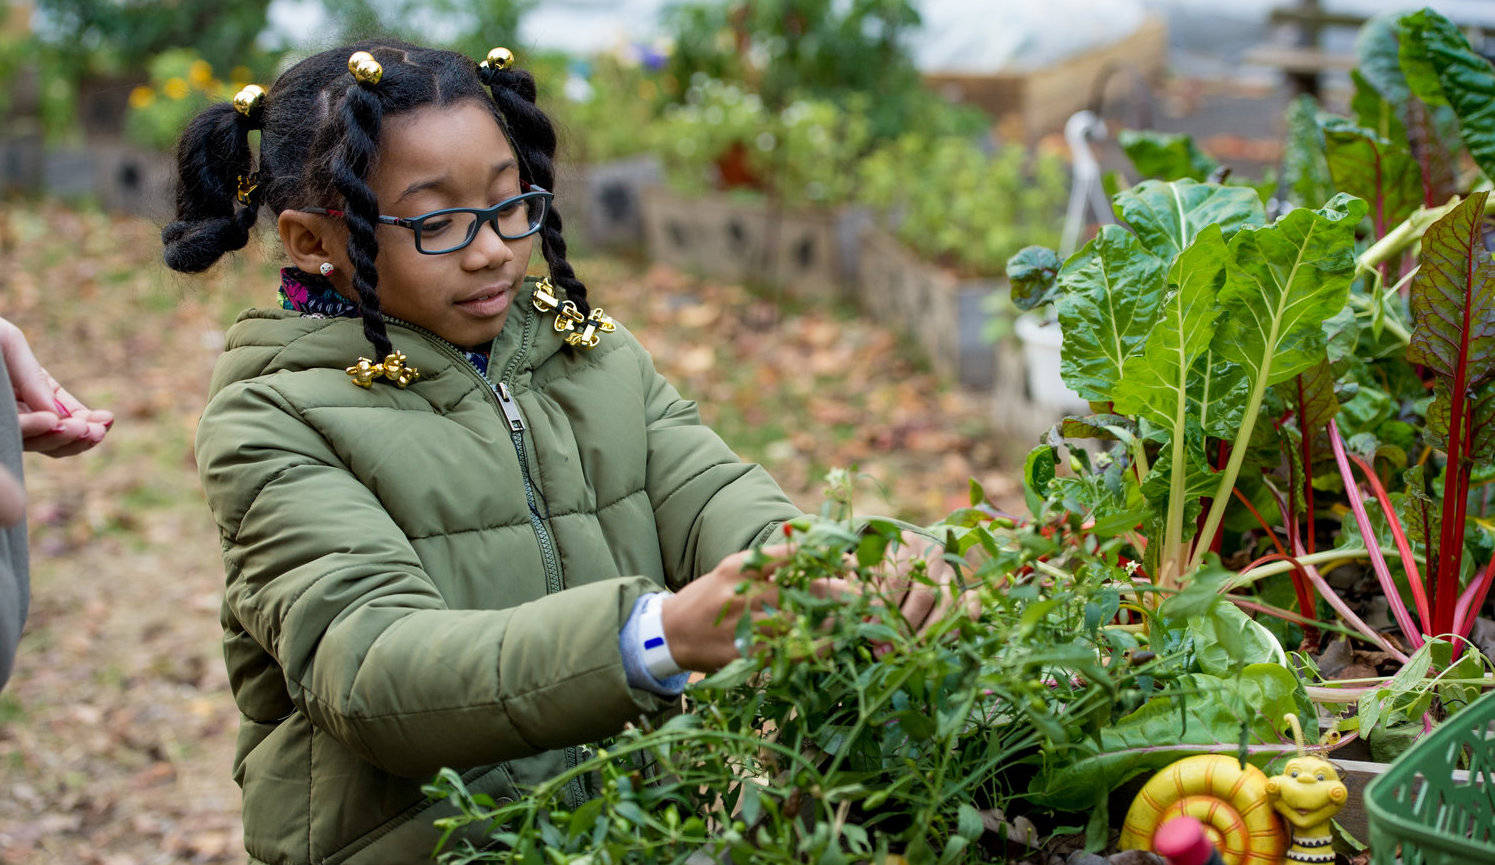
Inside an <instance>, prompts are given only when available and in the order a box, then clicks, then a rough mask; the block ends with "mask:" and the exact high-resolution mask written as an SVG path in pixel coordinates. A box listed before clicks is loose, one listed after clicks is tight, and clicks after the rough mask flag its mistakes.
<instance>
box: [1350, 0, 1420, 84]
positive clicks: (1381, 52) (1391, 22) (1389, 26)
mask: <svg viewBox="0 0 1495 865" xmlns="http://www.w3.org/2000/svg"><path fill="white" fill-rule="evenodd" d="M1399 19H1400V15H1398V14H1388V15H1377V16H1375V17H1373V18H1371V19H1370V20H1369V21H1366V22H1365V24H1363V25H1362V26H1361V27H1360V32H1359V33H1358V34H1357V35H1356V37H1355V56H1356V59H1357V60H1358V61H1359V63H1358V65H1359V69H1358V70H1356V71H1357V72H1358V73H1359V74H1360V75H1362V76H1363V77H1364V78H1365V80H1366V81H1367V82H1368V83H1369V84H1370V85H1371V86H1373V87H1375V89H1376V90H1377V91H1379V92H1380V94H1381V95H1382V96H1384V97H1386V99H1387V101H1389V102H1390V103H1391V104H1393V105H1404V104H1406V102H1407V100H1409V99H1411V98H1412V90H1411V88H1410V87H1409V86H1408V85H1407V76H1406V73H1404V72H1403V71H1402V64H1401V58H1400V56H1399V55H1400V52H1401V23H1400V20H1399Z"/></svg>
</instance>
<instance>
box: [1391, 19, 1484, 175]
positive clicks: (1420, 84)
mask: <svg viewBox="0 0 1495 865" xmlns="http://www.w3.org/2000/svg"><path fill="white" fill-rule="evenodd" d="M1400 26H1401V50H1400V54H1399V58H1400V60H1401V64H1402V69H1403V70H1404V72H1405V73H1406V77H1407V83H1408V85H1409V86H1410V87H1411V89H1412V92H1413V93H1415V94H1416V95H1417V96H1419V97H1421V98H1422V99H1423V101H1425V102H1428V103H1430V104H1434V105H1437V104H1440V103H1441V104H1447V105H1449V106H1452V108H1453V110H1454V113H1455V114H1456V115H1458V118H1459V137H1460V138H1461V139H1462V140H1463V142H1464V146H1465V148H1467V149H1468V150H1469V155H1470V156H1471V157H1473V158H1474V162H1475V164H1476V165H1478V166H1479V168H1480V170H1481V171H1483V172H1484V173H1485V176H1487V177H1495V115H1492V113H1491V111H1490V105H1491V104H1492V103H1495V68H1492V67H1491V66H1490V61H1488V60H1486V59H1485V58H1484V57H1481V56H1480V55H1479V54H1477V53H1476V52H1475V51H1474V49H1472V48H1471V47H1470V46H1469V41H1468V40H1467V39H1465V38H1464V34H1463V33H1462V32H1460V31H1459V28H1458V27H1456V26H1455V25H1454V24H1453V22H1451V21H1449V20H1448V19H1447V18H1445V17H1443V16H1442V15H1439V14H1438V13H1437V12H1434V11H1433V10H1431V9H1423V10H1421V11H1418V12H1413V13H1411V14H1410V15H1405V16H1403V17H1402V18H1401V20H1400Z"/></svg>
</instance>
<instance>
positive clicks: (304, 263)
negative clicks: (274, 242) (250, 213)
mask: <svg viewBox="0 0 1495 865" xmlns="http://www.w3.org/2000/svg"><path fill="white" fill-rule="evenodd" d="M275 227H276V230H277V231H279V232H280V242H281V244H283V245H284V246H285V249H286V254H287V255H288V256H290V259H291V263H292V264H293V265H295V266H296V267H297V268H298V269H300V270H303V271H305V272H306V273H319V272H320V271H321V267H322V265H323V264H324V263H326V262H331V263H332V267H333V272H332V275H331V276H330V277H329V279H331V280H332V282H333V284H334V286H336V287H339V288H340V287H341V286H342V285H343V284H344V283H348V280H349V279H350V277H351V274H352V269H351V265H350V264H349V263H348V229H347V227H346V226H344V225H343V224H342V222H341V221H339V220H337V219H334V218H332V217H330V216H323V215H321V214H319V213H301V212H299V211H295V210H282V211H281V212H280V216H279V217H278V218H277V220H276V224H275Z"/></svg>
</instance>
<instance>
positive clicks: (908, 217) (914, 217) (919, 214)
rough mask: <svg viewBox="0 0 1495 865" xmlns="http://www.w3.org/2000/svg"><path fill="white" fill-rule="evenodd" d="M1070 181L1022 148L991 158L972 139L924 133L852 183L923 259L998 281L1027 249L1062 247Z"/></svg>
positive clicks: (880, 155) (884, 150)
mask: <svg viewBox="0 0 1495 865" xmlns="http://www.w3.org/2000/svg"><path fill="white" fill-rule="evenodd" d="M1067 177H1068V175H1067V169H1066V168H1065V166H1064V163H1063V162H1062V160H1060V159H1058V158H1057V157H1052V156H1048V157H1044V156H1039V157H1037V158H1031V159H1030V156H1029V154H1028V152H1027V149H1026V148H1024V147H1021V146H1018V145H1006V146H1002V147H999V148H998V149H997V150H996V152H995V153H991V154H989V153H988V152H987V151H986V149H985V148H983V147H982V146H981V144H980V142H979V141H978V140H976V139H975V138H972V137H968V136H964V135H950V134H941V133H939V132H929V131H925V130H920V131H914V132H909V133H907V134H905V135H903V136H901V137H899V138H898V139H896V140H894V141H892V142H891V143H889V144H887V145H885V146H882V147H879V148H878V149H876V150H875V151H874V152H873V153H871V154H870V155H868V156H867V157H866V159H865V160H863V161H862V162H861V164H860V166H859V167H858V169H857V171H856V173H855V178H856V179H855V181H854V182H855V184H856V186H857V188H858V200H859V201H860V202H862V203H864V204H866V205H868V206H871V207H873V208H877V209H878V210H879V211H881V212H882V213H884V214H886V215H887V217H888V218H889V219H890V220H891V221H892V224H893V229H894V233H895V234H896V235H897V236H898V238H899V239H900V240H902V241H903V242H904V243H905V244H906V245H907V246H908V247H909V248H910V249H912V250H914V251H915V252H916V253H917V254H919V255H920V256H922V257H924V258H927V259H929V260H932V261H936V262H939V263H941V264H944V265H947V266H949V267H951V268H952V269H955V270H957V271H959V272H961V273H964V274H971V275H995V274H1000V273H1002V272H1003V269H1004V268H1005V266H1006V263H1007V259H1008V258H1009V257H1011V256H1012V255H1014V254H1015V253H1017V252H1018V251H1019V250H1020V249H1022V248H1023V247H1026V246H1031V245H1049V244H1053V243H1057V241H1058V235H1059V231H1058V228H1057V224H1056V220H1057V218H1058V217H1059V216H1060V215H1061V214H1062V212H1063V207H1064V201H1065V195H1066V190H1067V188H1068V179H1067Z"/></svg>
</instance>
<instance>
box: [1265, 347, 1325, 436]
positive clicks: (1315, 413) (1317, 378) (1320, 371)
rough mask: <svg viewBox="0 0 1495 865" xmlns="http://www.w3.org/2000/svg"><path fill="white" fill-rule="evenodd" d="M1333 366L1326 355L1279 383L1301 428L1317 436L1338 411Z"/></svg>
mask: <svg viewBox="0 0 1495 865" xmlns="http://www.w3.org/2000/svg"><path fill="white" fill-rule="evenodd" d="M1335 378H1336V377H1335V375H1334V368H1333V367H1331V366H1330V365H1329V361H1328V360H1327V359H1324V360H1321V361H1319V362H1318V363H1316V364H1314V365H1313V366H1310V367H1309V368H1308V369H1306V370H1304V371H1303V372H1301V373H1299V374H1298V375H1296V376H1294V377H1293V378H1291V379H1290V380H1288V381H1285V382H1283V383H1282V384H1279V385H1278V386H1277V388H1278V391H1279V393H1281V394H1282V395H1283V397H1284V399H1285V401H1286V402H1287V404H1288V405H1290V406H1292V408H1293V411H1294V412H1296V413H1297V415H1298V428H1299V430H1301V431H1302V432H1303V434H1304V435H1307V436H1310V437H1311V436H1315V435H1317V434H1318V433H1319V432H1320V431H1322V430H1323V429H1324V427H1326V426H1328V425H1329V421H1331V420H1333V419H1334V416H1335V415H1336V414H1338V413H1339V399H1338V398H1337V397H1335V395H1334V381H1335Z"/></svg>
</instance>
